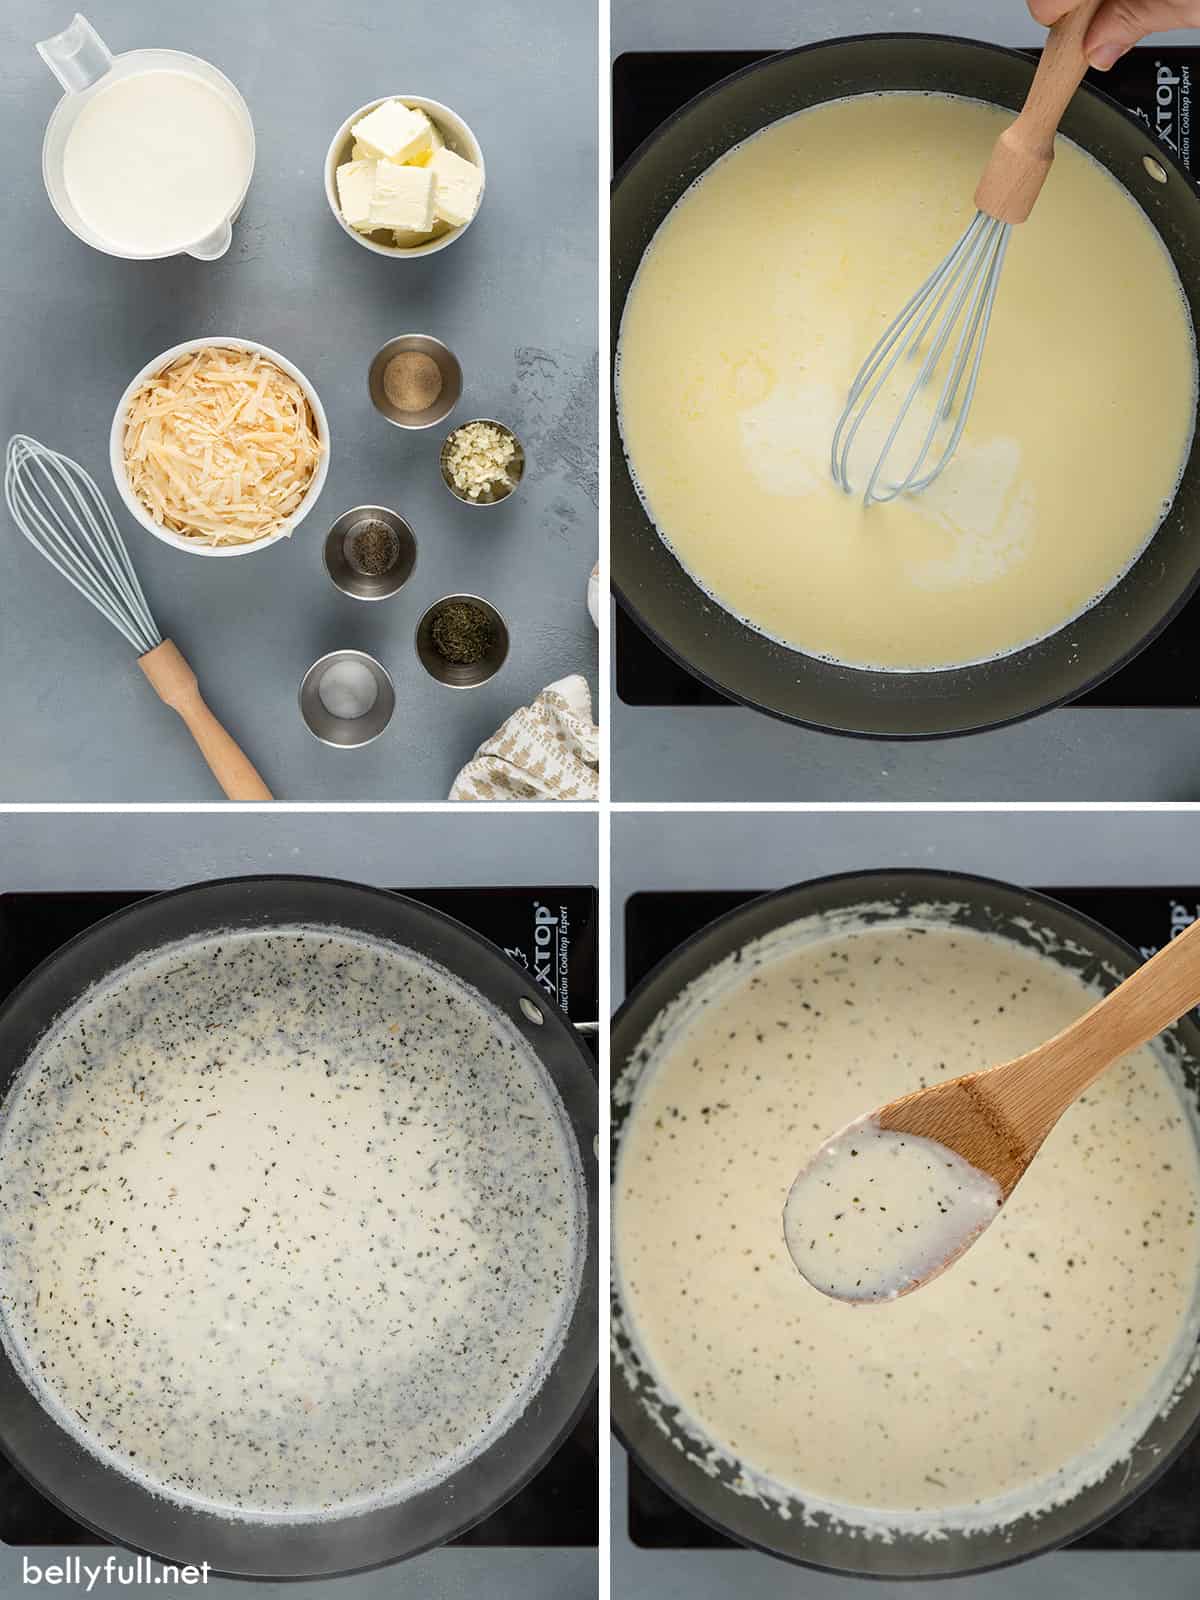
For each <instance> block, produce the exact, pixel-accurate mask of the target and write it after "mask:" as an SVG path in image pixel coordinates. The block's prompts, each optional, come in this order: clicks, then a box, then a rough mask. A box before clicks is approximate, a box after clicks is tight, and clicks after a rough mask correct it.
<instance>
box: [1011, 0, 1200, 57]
mask: <svg viewBox="0 0 1200 1600" xmlns="http://www.w3.org/2000/svg"><path fill="white" fill-rule="evenodd" d="M1076 3H1077V0H1029V10H1030V12H1031V13H1032V15H1033V19H1034V21H1035V22H1040V23H1041V25H1042V27H1043V28H1052V27H1053V26H1054V24H1055V23H1056V22H1058V21H1059V20H1060V19H1061V18H1062V17H1065V16H1066V14H1067V12H1068V11H1074V9H1075V5H1076ZM1196 27H1200V0H1104V4H1103V5H1102V6H1101V7H1100V9H1099V11H1097V13H1096V15H1095V16H1094V17H1093V19H1092V25H1091V27H1090V28H1089V29H1088V31H1087V36H1086V38H1085V39H1084V41H1083V53H1084V55H1085V56H1086V57H1087V59H1088V65H1089V66H1093V67H1095V68H1096V70H1097V71H1098V72H1107V71H1108V69H1109V67H1111V66H1112V65H1113V64H1114V63H1115V62H1117V61H1119V60H1120V59H1121V57H1122V56H1123V55H1124V54H1125V52H1126V51H1127V50H1131V49H1132V48H1133V46H1134V45H1135V44H1137V42H1138V40H1139V39H1144V38H1145V37H1146V35H1147V34H1148V33H1164V32H1165V31H1166V30H1167V29H1168V28H1196Z"/></svg>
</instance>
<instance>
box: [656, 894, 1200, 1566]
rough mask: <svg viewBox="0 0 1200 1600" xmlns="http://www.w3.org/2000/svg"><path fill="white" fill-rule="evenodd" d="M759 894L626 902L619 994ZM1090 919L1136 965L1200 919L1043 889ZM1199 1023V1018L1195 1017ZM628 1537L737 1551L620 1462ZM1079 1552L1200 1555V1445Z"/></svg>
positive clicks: (1136, 898)
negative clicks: (1135, 958) (1122, 944)
mask: <svg viewBox="0 0 1200 1600" xmlns="http://www.w3.org/2000/svg"><path fill="white" fill-rule="evenodd" d="M758 892H759V891H750V890H740V891H739V890H721V891H715V890H713V891H710V890H700V891H687V892H680V893H658V892H654V893H643V894H635V895H631V896H630V898H629V899H628V900H627V901H626V904H625V986H626V992H629V991H631V990H632V989H633V988H634V987H635V985H636V984H638V983H640V982H641V980H642V979H643V978H644V977H645V976H646V974H647V973H648V972H649V971H650V970H651V968H652V967H654V966H656V965H657V964H658V963H659V962H660V961H662V960H663V959H664V958H665V957H666V956H669V955H670V954H671V952H672V951H673V950H676V949H678V947H679V946H680V945H681V944H682V943H684V941H685V940H687V939H690V938H691V937H692V935H693V934H695V933H698V932H699V931H700V929H701V928H703V927H706V926H707V925H708V924H709V923H710V922H712V921H714V920H715V919H716V918H717V917H722V916H724V915H725V914H726V913H727V912H729V911H732V910H734V909H735V907H737V906H740V905H744V904H745V903H746V901H748V900H753V899H755V898H756V897H757V894H758ZM1042 892H1043V893H1045V894H1049V895H1051V896H1053V897H1054V899H1056V900H1061V901H1063V902H1064V903H1065V904H1066V905H1070V906H1074V907H1075V908H1076V910H1078V911H1082V912H1084V913H1086V914H1087V915H1088V916H1090V917H1093V918H1094V919H1095V920H1096V921H1097V922H1099V923H1102V924H1103V926H1105V927H1106V928H1110V929H1111V930H1112V931H1113V932H1114V933H1116V934H1119V935H1120V936H1121V937H1122V938H1123V939H1126V940H1127V941H1128V942H1129V943H1130V944H1131V945H1133V946H1134V947H1135V948H1136V949H1137V950H1138V951H1140V953H1141V955H1142V956H1143V957H1144V958H1149V957H1150V956H1152V955H1153V954H1154V953H1155V951H1156V950H1158V949H1160V948H1161V947H1162V946H1163V945H1164V944H1166V943H1167V942H1169V940H1171V939H1172V938H1174V937H1175V936H1176V934H1178V933H1179V932H1181V931H1182V930H1183V929H1184V928H1186V927H1189V926H1190V925H1191V924H1192V923H1193V922H1195V921H1197V920H1200V884H1180V885H1179V886H1178V887H1175V888H1162V889H1126V888H1082V889H1076V888H1072V889H1053V888H1051V889H1044V890H1043V891H1042ZM1197 1018H1198V1020H1200V1010H1198V1011H1197ZM628 1516H629V1537H630V1539H631V1540H632V1542H633V1543H634V1544H635V1545H637V1546H639V1547H640V1548H641V1549H644V1550H721V1549H737V1548H738V1546H737V1545H736V1543H735V1542H734V1541H732V1540H729V1539H726V1538H724V1537H723V1536H722V1535H721V1534H719V1533H717V1532H716V1531H715V1530H714V1529H712V1528H710V1527H708V1526H707V1524H705V1523H702V1522H700V1521H699V1520H698V1519H697V1518H696V1517H693V1516H692V1515H691V1514H690V1512H688V1511H685V1510H684V1508H683V1507H682V1506H680V1505H679V1504H678V1503H677V1502H676V1501H675V1500H673V1499H672V1498H671V1496H670V1495H669V1494H667V1493H666V1492H665V1491H664V1490H662V1489H660V1488H659V1487H658V1486H657V1484H655V1483H653V1482H652V1481H651V1480H650V1479H649V1478H648V1477H647V1476H646V1474H645V1473H644V1472H642V1470H641V1469H640V1467H639V1466H638V1464H637V1462H636V1461H634V1460H632V1459H630V1461H629V1504H628ZM1072 1548H1073V1549H1078V1550H1122V1551H1142V1550H1159V1551H1170V1550H1200V1440H1195V1441H1193V1442H1192V1444H1191V1445H1189V1446H1188V1448H1187V1449H1186V1450H1185V1451H1184V1452H1183V1454H1182V1455H1181V1456H1180V1457H1179V1459H1178V1460H1177V1461H1176V1462H1175V1464H1174V1465H1173V1466H1172V1467H1171V1468H1170V1470H1169V1471H1167V1472H1166V1473H1164V1474H1163V1476H1162V1477H1161V1478H1160V1479H1159V1480H1158V1482H1157V1483H1155V1484H1153V1485H1152V1486H1151V1488H1150V1489H1149V1490H1148V1491H1147V1492H1146V1493H1145V1494H1143V1495H1141V1496H1140V1497H1139V1498H1138V1499H1137V1500H1135V1501H1134V1502H1133V1504H1132V1505H1131V1506H1128V1507H1127V1508H1126V1509H1125V1510H1124V1511H1122V1512H1120V1513H1119V1514H1118V1515H1117V1516H1115V1517H1112V1518H1110V1520H1109V1521H1108V1522H1106V1523H1104V1524H1103V1525H1102V1526H1101V1527H1099V1528H1097V1529H1095V1530H1094V1531H1093V1532H1092V1533H1090V1534H1087V1535H1086V1536H1085V1537H1084V1538H1082V1539H1080V1540H1079V1541H1078V1542H1077V1543H1076V1544H1075V1545H1074V1546H1072Z"/></svg>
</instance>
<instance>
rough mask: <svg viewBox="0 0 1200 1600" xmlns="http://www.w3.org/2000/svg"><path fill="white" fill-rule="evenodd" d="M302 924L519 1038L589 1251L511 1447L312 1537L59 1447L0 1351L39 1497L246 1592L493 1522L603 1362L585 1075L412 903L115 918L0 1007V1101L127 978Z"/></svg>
mask: <svg viewBox="0 0 1200 1600" xmlns="http://www.w3.org/2000/svg"><path fill="white" fill-rule="evenodd" d="M297 922H301V923H307V924H317V925H328V926H331V927H337V928H343V929H347V930H349V931H350V932H352V933H359V934H364V935H368V936H370V937H373V938H376V939H382V940H387V941H390V942H392V943H394V944H398V945H401V946H404V947H406V948H408V949H410V950H415V951H417V952H418V953H420V954H421V955H424V956H428V957H430V958H431V959H432V960H434V961H438V962H440V963H441V964H442V966H444V967H446V968H448V969H449V970H450V971H451V972H452V973H454V974H455V975H456V976H457V977H459V978H461V979H462V980H463V981H464V982H465V983H468V984H470V985H472V987H473V988H475V989H476V990H477V991H478V992H479V993H481V994H482V995H483V996H484V997H485V999H487V1000H489V1001H490V1002H491V1003H492V1004H493V1005H494V1006H495V1007H496V1008H497V1009H498V1010H499V1011H501V1012H502V1013H503V1014H504V1015H505V1016H506V1017H508V1018H509V1019H510V1020H511V1021H512V1022H513V1023H514V1024H515V1025H516V1027H517V1028H518V1029H519V1031H520V1032H521V1034H522V1035H523V1036H524V1037H525V1038H526V1039H527V1040H528V1041H529V1043H530V1044H531V1045H532V1046H533V1048H534V1049H535V1051H536V1052H537V1055H538V1057H539V1059H540V1060H541V1063H542V1065H543V1067H544V1068H545V1070H546V1071H547V1073H548V1074H549V1076H550V1078H551V1079H552V1081H553V1083H554V1085H555V1088H556V1089H557V1091H558V1094H559V1096H560V1098H561V1100H562V1104H563V1107H564V1109H565V1112H566V1115H567V1117H568V1119H569V1121H570V1124H571V1128H572V1131H573V1133H574V1135H575V1139H576V1141H577V1148H578V1153H579V1160H580V1165H581V1168H582V1171H583V1174H584V1181H585V1184H586V1189H587V1204H588V1236H587V1251H586V1259H585V1260H584V1263H583V1277H582V1286H581V1289H580V1292H579V1297H578V1300H577V1302H576V1305H575V1308H574V1312H573V1315H572V1317H571V1322H570V1326H569V1328H568V1330H567V1335H566V1339H565V1341H564V1344H563V1348H562V1350H561V1352H560V1354H559V1356H558V1358H557V1360H556V1361H555V1362H554V1364H553V1366H552V1368H551V1369H550V1371H549V1373H548V1374H547V1377H546V1381H545V1383H544V1384H543V1386H542V1389H541V1391H540V1392H539V1393H538V1394H537V1395H536V1396H535V1398H534V1399H533V1400H532V1401H531V1402H530V1404H529V1406H528V1407H527V1408H526V1410H525V1411H524V1413H523V1414H522V1415H521V1416H520V1417H519V1418H518V1419H517V1420H516V1421H515V1422H514V1423H513V1424H512V1426H511V1427H510V1428H509V1429H508V1431H507V1432H506V1433H504V1434H503V1435H502V1436H501V1437H500V1438H498V1439H497V1440H496V1441H495V1442H494V1443H493V1444H492V1445H491V1446H490V1447H489V1448H488V1449H487V1450H485V1451H484V1452H483V1453H482V1454H481V1455H479V1456H477V1457H476V1458H475V1459H474V1460H473V1461H470V1462H468V1464H467V1465H466V1466H465V1467H464V1468H463V1469H462V1470H461V1471H460V1472H458V1473H456V1474H455V1475H454V1476H452V1477H450V1478H448V1479H446V1480H445V1482H443V1483H441V1484H437V1485H435V1486H434V1487H432V1488H430V1489H427V1490H425V1491H424V1492H422V1493H421V1494H418V1495H414V1496H413V1497H412V1498H411V1499H408V1500H405V1501H403V1502H401V1503H399V1504H396V1505H393V1506H387V1507H383V1508H380V1509H377V1510H370V1511H366V1512H362V1513H359V1514H357V1515H351V1516H344V1517H341V1518H338V1517H333V1518H331V1519H329V1520H326V1521H322V1522H307V1523H306V1522H290V1523H289V1522H282V1521H273V1522H265V1521H264V1522H249V1521H235V1520H232V1519H229V1518H226V1517H221V1516H219V1515H216V1514H215V1513H210V1512H207V1511H204V1510H201V1509H198V1508H187V1507H184V1506H181V1505H177V1504H173V1503H172V1502H171V1501H168V1500H165V1499H162V1498H159V1497H156V1496H154V1495H152V1494H151V1493H150V1492H149V1491H148V1490H147V1489H145V1488H143V1487H142V1486H141V1485H140V1484H138V1483H137V1482H136V1481H135V1480H133V1479H132V1478H129V1477H126V1476H125V1475H124V1474H122V1473H120V1472H118V1471H117V1470H116V1469H115V1468H113V1467H111V1466H109V1465H107V1464H105V1463H104V1462H102V1461H101V1460H100V1459H99V1457H97V1456H93V1455H91V1454H90V1453H89V1452H88V1451H86V1450H84V1449H83V1448H82V1447H81V1446H80V1445H79V1444H78V1443H77V1442H76V1441H75V1440H74V1439H73V1438H72V1437H71V1436H70V1435H69V1434H68V1433H66V1432H65V1431H64V1430H63V1429H62V1428H61V1427H60V1426H59V1424H58V1423H57V1422H56V1421H54V1420H53V1419H52V1418H51V1417H50V1415H49V1414H48V1413H47V1412H46V1411H45V1410H44V1409H43V1408H42V1406H41V1405H40V1404H39V1403H38V1401H37V1400H36V1399H35V1398H34V1396H33V1394H32V1392H31V1391H30V1389H29V1388H28V1387H27V1386H26V1385H25V1383H24V1382H23V1381H22V1379H21V1377H20V1376H19V1375H18V1373H17V1372H16V1370H15V1369H14V1367H13V1365H12V1363H11V1361H10V1360H9V1358H8V1356H7V1354H6V1353H5V1352H4V1350H3V1347H2V1346H0V1448H2V1449H3V1451H4V1453H5V1455H7V1456H8V1458H9V1460H10V1461H12V1463H13V1465H14V1466H15V1467H17V1468H18V1470H19V1471H20V1472H22V1473H23V1474H24V1476H25V1477H26V1478H28V1479H29V1481H30V1482H31V1483H32V1484H33V1486H34V1487H35V1488H36V1489H38V1490H39V1491H40V1492H41V1493H42V1494H43V1495H45V1496H46V1497H47V1498H48V1499H50V1500H52V1501H53V1502H54V1503H55V1504H56V1505H57V1506H59V1507H60V1508H61V1509H62V1510H64V1511H65V1512H67V1513H68V1514H69V1515H70V1516H72V1517H74V1518H75V1519H76V1520H77V1521H78V1522H81V1523H83V1524H84V1525H85V1526H86V1527H88V1528H90V1529H92V1530H93V1531H95V1532H96V1533H99V1534H101V1535H102V1536H103V1537H104V1538H105V1539H107V1540H109V1541H111V1542H113V1543H115V1544H120V1545H125V1546H127V1547H128V1548H130V1549H132V1550H137V1551H141V1552H145V1553H147V1554H150V1555H155V1556H158V1557H161V1558H162V1559H164V1560H168V1561H172V1562H175V1563H178V1564H186V1563H192V1564H194V1565H199V1564H200V1563H201V1562H205V1561H207V1562H208V1563H209V1564H210V1566H211V1567H212V1568H213V1569H214V1570H215V1571H217V1572H221V1573H227V1574H232V1575H236V1576H244V1577H256V1578H316V1577H328V1576H332V1575H334V1574H339V1573H346V1572H352V1571H359V1570H362V1569H365V1568H368V1567H376V1566H380V1565H383V1564H384V1563H386V1562H391V1561H398V1560H401V1559H404V1558H405V1557H408V1556H412V1555H416V1554H417V1553H418V1552H419V1551H422V1550H427V1549H429V1548H431V1547H433V1546H435V1545H440V1544H443V1543H445V1542H446V1541H447V1540H449V1539H453V1538H455V1537H456V1536H457V1535H458V1534H460V1533H463V1532H464V1531H465V1530H466V1529H467V1528H469V1527H471V1526H473V1524H475V1523H476V1522H479V1521H481V1520H482V1519H483V1518H484V1517H487V1516H490V1515H491V1513H492V1512H493V1511H495V1510H496V1509H497V1508H498V1507H499V1506H501V1505H502V1504H503V1503H504V1502H505V1501H506V1500H508V1499H509V1498H511V1496H512V1495H514V1494H516V1493H517V1491H518V1490H520V1489H521V1488H522V1487H524V1485H525V1484H526V1483H527V1482H528V1481H529V1480H530V1479H531V1478H532V1477H533V1475H534V1474H535V1473H536V1472H537V1471H538V1470H539V1469H540V1468H541V1467H542V1466H543V1465H544V1464H545V1462H546V1461H548V1460H549V1458H550V1456H551V1455H552V1454H553V1453H554V1451H555V1450H556V1449H557V1447H558V1446H559V1444H560V1443H561V1442H562V1441H563V1440H564V1439H565V1438H566V1436H567V1434H568V1433H569V1432H570V1430H571V1428H572V1427H573V1426H574V1424H575V1422H576V1420H577V1418H578V1416H579V1415H580V1413H581V1411H582V1409H583V1406H584V1404H585V1403H586V1401H587V1399H588V1395H589V1392H590V1390H591V1387H592V1384H593V1381H594V1378H595V1373H596V1361H597V1357H596V1314H597V1305H598V1302H597V1288H596V1246H597V1238H596V1195H597V1171H596V1158H595V1138H596V1131H597V1104H596V1081H595V1077H594V1073H593V1068H592V1065H591V1062H590V1059H589V1057H588V1055H587V1052H586V1051H585V1049H584V1048H583V1046H582V1045H581V1043H580V1041H579V1038H578V1036H577V1035H576V1034H575V1032H574V1031H573V1030H572V1028H571V1026H570V1024H569V1023H568V1021H567V1019H566V1017H565V1016H564V1015H563V1014H562V1012H560V1011H559V1010H558V1008H557V1007H556V1006H555V1005H554V1004H553V1003H552V1002H551V1001H549V1000H548V999H547V997H546V994H545V991H544V990H542V989H540V988H539V987H538V986H537V985H536V984H535V983H534V982H533V981H532V979H531V978H530V977H529V976H528V975H527V974H526V973H525V972H524V971H522V970H521V969H519V968H518V967H517V966H516V965H515V964H514V963H513V962H511V961H510V960H508V958H507V957H505V956H504V955H503V954H502V953H501V952H500V951H499V950H498V949H497V948H496V947H495V946H494V945H492V944H490V943H489V942H488V941H487V940H486V939H483V938H481V937H480V936H479V935H478V934H476V933H474V932H472V930H471V929H469V928H466V927H464V926H463V925H462V924H461V923H459V922H456V921H454V920H453V918H451V917H447V916H444V915H443V914H442V913H441V912H438V911H434V910H432V909H430V908H429V907H428V906H423V905H420V904H418V903H417V902H416V901H415V900H409V899H406V898H405V897H403V896H402V895H398V894H392V893H389V892H387V891H385V890H380V889H370V888H365V887H363V886H362V885H359V884H354V883H340V882H336V881H334V880H331V879H325V878H230V879H225V880H222V881H217V882H212V883H205V884H199V885H195V886H193V887H190V888H185V889H176V890H173V891H172V892H170V893H168V894H161V895H156V896H155V897H153V898H152V899H149V900H143V901H140V902H138V903H137V904H136V905H133V906H130V907H128V908H127V909H125V910H123V911H118V912H117V913H115V914H114V915H113V916H110V917H107V918H106V919H105V920H104V921H103V922H100V923H97V924H96V925H95V926H94V927H92V928H89V929H88V930H87V931H86V932H85V933H82V934H80V935H79V936H78V937H77V938H75V939H72V940H71V941H70V943H69V944H65V945H64V946H63V947H62V949H60V950H58V951H57V952H56V953H55V954H54V955H52V956H50V957H49V959H48V960H46V961H44V962H43V963H42V964H41V966H40V967H38V968H36V970H35V971H34V972H32V973H31V974H30V976H29V977H28V978H27V979H26V980H25V981H24V982H23V983H22V984H21V985H20V987H19V988H17V989H16V990H14V991H13V993H12V995H10V997H9V998H8V1000H7V1001H6V1002H5V1004H4V1006H3V1007H0V1097H2V1096H3V1094H4V1093H5V1092H6V1091H7V1088H8V1085H9V1084H10V1083H11V1081H12V1079H13V1076H14V1074H15V1073H16V1072H17V1071H18V1070H19V1069H20V1067H21V1064H22V1063H23V1062H24V1061H25V1060H26V1059H27V1058H28V1056H29V1053H30V1051H31V1049H32V1048H33V1046H34V1045H35V1044H36V1043H37V1041H38V1039H39V1038H40V1037H41V1036H42V1035H43V1034H44V1033H45V1031H46V1029H47V1028H48V1027H49V1026H50V1024H51V1023H52V1022H53V1021H54V1019H55V1018H56V1017H57V1016H59V1015H60V1014H61V1013H62V1012H63V1011H64V1010H65V1009H66V1008H67V1007H69V1006H71V1005H72V1004H73V1003H74V1002H75V1001H76V1000H77V999H78V998H79V997H80V996H81V995H83V994H84V993H85V991H86V990H87V989H89V988H90V987H91V986H92V985H93V984H95V983H97V982H98V981H99V980H101V979H102V978H104V977H105V976H106V975H107V974H109V973H111V972H112V971H113V970H114V969H115V968H117V967H119V966H121V965H123V964H124V963H125V962H127V961H130V960H132V959H133V958H135V957H137V956H141V955H145V954H147V953H150V952H153V951H155V950H157V949H159V948H161V947H162V946H163V945H167V944H172V943H176V942H178V941H181V940H187V939H192V938H199V937H202V936H204V935H205V934H208V933H213V932H218V931H224V930H228V929H237V928H270V927H272V926H280V925H282V924H287V923H292V924H294V923H297ZM525 1004H527V1005H528V1007H529V1008H530V1009H529V1011H528V1012H527V1011H526V1010H524V1009H522V1007H523V1005H525ZM535 1018H537V1019H539V1020H536V1021H535V1020H534V1019H535ZM378 1420H379V1419H372V1424H373V1425H377V1424H378Z"/></svg>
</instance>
